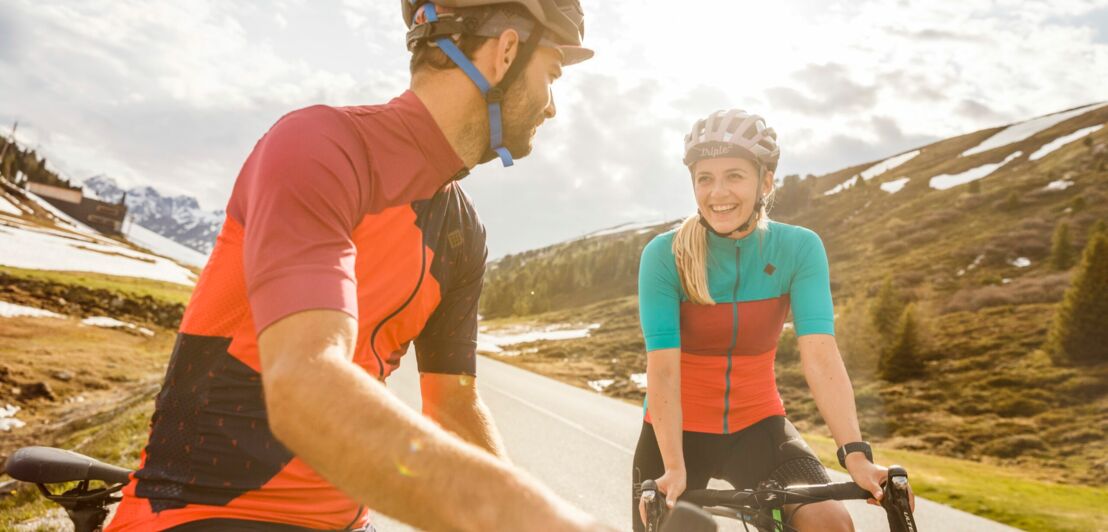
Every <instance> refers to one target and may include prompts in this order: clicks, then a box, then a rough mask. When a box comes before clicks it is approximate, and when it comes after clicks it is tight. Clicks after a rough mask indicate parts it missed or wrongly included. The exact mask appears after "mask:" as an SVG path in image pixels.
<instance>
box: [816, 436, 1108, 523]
mask: <svg viewBox="0 0 1108 532" xmlns="http://www.w3.org/2000/svg"><path fill="white" fill-rule="evenodd" d="M805 439H806V440H807V441H808V443H809V444H810V445H811V446H812V448H813V449H814V450H815V451H816V454H818V455H819V457H820V460H822V461H823V463H824V464H825V465H826V466H827V467H830V468H833V469H836V470H839V471H842V468H840V467H839V465H838V461H837V460H836V459H835V443H834V442H833V441H832V440H831V439H830V438H827V437H825V436H818V435H813V434H807V435H805ZM874 452H875V455H876V456H875V458H876V459H877V461H878V462H880V463H882V464H900V465H902V466H904V467H905V469H907V470H908V477H909V478H910V479H911V482H912V489H913V490H914V491H915V493H916V494H917V495H919V496H921V497H926V498H927V499H930V500H933V501H936V502H939V503H942V504H946V505H949V506H952V507H954V508H958V509H960V510H963V511H966V512H969V513H972V514H975V515H979V516H981V517H985V518H987V519H992V520H994V521H998V522H1001V523H1004V524H1007V525H1010V526H1014V527H1016V528H1020V529H1024V530H1058V531H1061V530H1074V531H1077V530H1081V531H1089V530H1104V526H1105V524H1104V509H1105V508H1108V489H1105V488H1096V487H1089V486H1075V485H1067V484H1056V483H1052V482H1044V481H1039V480H1031V479H1028V478H1025V473H1024V472H1023V471H1022V470H1016V469H1013V468H1008V467H1000V466H995V465H990V464H982V463H978V462H971V461H969V460H959V459H957V458H946V457H941V456H933V455H929V454H924V453H919V452H913V451H901V450H892V449H882V448H880V447H878V448H877V449H876V450H875V451H874Z"/></svg>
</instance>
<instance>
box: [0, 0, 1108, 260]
mask: <svg viewBox="0 0 1108 532" xmlns="http://www.w3.org/2000/svg"><path fill="white" fill-rule="evenodd" d="M582 3H583V5H584V7H585V11H586V16H587V28H588V32H587V35H586V43H587V44H588V45H590V46H592V47H593V48H595V49H596V50H597V56H596V58H595V59H594V60H592V61H589V62H587V63H584V64H582V65H578V66H574V67H572V68H569V69H567V72H566V75H565V76H564V77H563V78H562V80H560V81H559V82H558V83H557V84H556V85H555V89H554V94H555V98H556V102H557V104H558V116H557V118H555V120H553V121H552V122H549V123H548V124H547V125H545V126H544V127H543V129H542V130H540V132H539V135H538V138H537V139H536V151H535V153H534V154H533V155H532V156H531V157H529V158H527V159H525V160H522V161H520V162H519V163H518V164H517V165H516V166H515V167H513V168H510V169H502V168H498V167H497V166H498V163H490V164H488V165H485V166H482V167H480V168H478V169H477V170H476V171H474V172H473V174H472V175H471V176H470V177H468V178H466V180H465V182H464V187H465V188H466V190H467V191H468V192H469V193H470V195H471V196H472V197H473V199H474V202H475V203H476V204H477V207H478V209H479V211H480V213H481V216H482V218H483V220H484V222H485V224H486V225H487V226H488V231H489V247H490V253H491V256H492V257H497V256H501V255H503V254H505V253H511V252H516V251H521V250H525V249H530V248H533V247H538V246H541V245H545V244H549V243H553V242H557V241H561V240H565V239H567V238H572V237H574V236H578V235H581V234H584V233H587V232H590V231H592V230H596V229H600V228H603V227H609V226H612V225H616V224H620V223H624V222H631V221H648V220H655V219H656V220H662V219H669V218H675V217H678V216H683V215H686V214H689V213H691V212H692V209H693V202H692V199H691V196H690V194H689V190H688V184H687V181H686V179H687V174H686V173H685V170H684V169H683V168H682V167H681V165H680V157H681V137H682V135H683V134H684V132H685V131H684V130H685V129H686V128H687V127H688V126H689V125H690V124H691V123H692V122H693V121H694V120H695V119H697V118H699V117H701V116H702V115H706V114H708V113H710V112H711V111H714V110H716V109H721V108H729V107H742V108H746V109H748V110H752V111H756V112H758V113H760V114H762V115H764V116H766V117H767V118H768V120H769V123H770V125H771V126H773V127H774V128H775V129H777V131H778V133H779V136H780V140H781V142H782V145H783V152H784V153H783V157H782V163H781V168H780V172H779V173H780V175H785V174H788V173H800V174H806V173H816V174H820V173H824V172H829V171H833V170H836V169H839V168H842V167H845V166H849V165H852V164H857V163H861V162H865V161H869V160H874V159H879V158H884V157H886V156H889V155H893V154H895V153H898V152H900V151H904V150H907V149H910V148H913V147H916V146H919V145H921V144H926V143H928V142H931V141H933V140H937V139H940V138H945V137H949V136H952V135H957V134H961V133H966V132H970V131H974V130H978V129H982V128H986V127H992V126H996V125H1001V124H1004V123H1008V122H1013V121H1018V120H1023V119H1026V118H1029V117H1032V116H1037V115H1042V114H1047V113H1051V112H1054V111H1059V110H1062V109H1066V108H1070V107H1075V106H1078V105H1082V104H1087V103H1091V102H1094V101H1103V100H1108V81H1106V80H1108V0H1051V1H1014V0H957V1H946V0H943V1H937V0H936V1H927V2H923V1H908V0H871V1H856V2H826V1H815V0H811V1H809V0H801V1H776V2H769V1H766V2H749V1H742V2H737V1H734V0H718V1H707V0H682V1H681V2H671V1H642V0H583V2H582ZM403 39H404V26H403V22H402V21H401V19H400V14H399V2H398V1H396V0H341V1H339V0H334V1H323V0H315V1H309V0H274V1H271V2H260V1H258V2H245V1H243V2H221V1H214V0H212V1H205V0H189V1H187V2H186V1H179V2H165V1H147V0H111V1H107V0H81V1H72V2H62V1H52V0H4V1H3V2H0V128H2V130H3V131H4V132H5V134H6V132H7V130H8V128H10V124H11V123H12V122H13V121H14V120H19V122H20V126H19V135H18V138H19V140H20V141H21V143H23V144H25V145H28V146H33V147H37V148H38V149H39V151H40V152H41V153H43V154H46V155H47V157H48V158H49V159H50V162H51V163H52V165H53V166H54V168H55V169H57V170H58V171H60V172H61V173H62V174H63V175H64V176H67V177H70V178H73V179H76V180H78V181H79V180H83V179H84V178H86V177H89V176H91V175H95V174H100V173H104V174H108V175H110V176H112V177H114V178H116V179H117V180H118V181H120V182H121V183H123V184H124V185H127V186H132V185H142V184H150V185H153V186H155V187H157V188H159V189H161V190H162V191H163V192H165V193H172V194H177V193H181V194H189V195H193V196H196V197H197V198H198V199H199V200H200V203H201V205H202V206H203V207H204V208H205V209H220V208H222V207H223V206H224V205H225V203H226V201H227V196H228V194H229V191H230V189H231V185H232V183H233V180H234V178H235V175H236V174H237V172H238V169H239V167H240V165H241V163H242V161H243V159H244V158H245V157H246V155H247V154H248V153H249V151H250V149H251V148H252V147H253V145H254V143H255V142H256V141H257V139H258V138H259V137H260V136H261V135H262V134H263V133H264V132H265V131H266V129H268V127H269V126H270V125H271V124H272V123H273V122H274V121H275V120H276V119H277V118H279V117H280V116H281V115H282V114H284V113H286V112H288V111H290V110H293V109H296V108H299V107H303V106H307V105H310V104H314V103H327V104H331V105H355V104H370V103H380V102H384V101H386V100H388V99H389V98H391V97H392V96H394V95H396V94H398V93H400V92H401V91H403V90H404V89H405V88H406V86H407V82H408V77H407V52H406V51H405V50H404V45H403Z"/></svg>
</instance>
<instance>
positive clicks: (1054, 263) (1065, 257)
mask: <svg viewBox="0 0 1108 532" xmlns="http://www.w3.org/2000/svg"><path fill="white" fill-rule="evenodd" d="M1050 266H1051V267H1052V268H1054V269H1055V270H1067V269H1069V267H1070V266H1073V245H1072V244H1070V225H1069V224H1068V223H1066V222H1061V223H1059V224H1058V227H1056V228H1054V237H1053V238H1052V239H1051V244H1050Z"/></svg>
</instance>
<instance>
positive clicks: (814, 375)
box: [799, 334, 862, 446]
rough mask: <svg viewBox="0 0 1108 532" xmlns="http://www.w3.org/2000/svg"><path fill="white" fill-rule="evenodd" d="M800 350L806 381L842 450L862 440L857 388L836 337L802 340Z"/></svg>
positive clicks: (811, 336) (818, 336) (815, 336)
mask: <svg viewBox="0 0 1108 532" xmlns="http://www.w3.org/2000/svg"><path fill="white" fill-rule="evenodd" d="M799 346H800V360H801V366H802V368H803V370H804V378H805V379H806V380H807V381H808V387H809V388H810V389H811V390H812V398H813V399H814V400H815V402H816V407H817V408H819V413H820V415H821V416H823V420H824V422H825V423H827V427H828V428H829V429H831V436H832V437H834V438H835V443H836V444H837V445H840V446H841V445H843V444H845V443H849V442H854V441H859V440H861V439H862V433H861V430H859V428H858V411H857V409H856V408H855V405H854V388H853V387H852V386H851V384H850V377H849V376H848V375H847V373H846V366H845V365H844V364H843V358H842V355H841V354H839V348H838V345H837V344H836V343H835V337H834V336H831V335H825V334H813V335H806V336H801V337H800V338H799Z"/></svg>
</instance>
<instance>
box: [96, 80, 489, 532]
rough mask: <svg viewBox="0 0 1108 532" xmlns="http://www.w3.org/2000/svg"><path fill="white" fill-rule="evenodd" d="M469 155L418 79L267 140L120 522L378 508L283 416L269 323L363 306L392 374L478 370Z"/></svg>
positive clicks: (477, 270) (372, 368) (315, 112)
mask: <svg viewBox="0 0 1108 532" xmlns="http://www.w3.org/2000/svg"><path fill="white" fill-rule="evenodd" d="M466 173H467V172H466V169H465V167H464V165H463V163H462V161H461V160H460V159H459V158H458V156H457V155H456V154H455V153H454V151H453V149H452V148H451V147H450V145H449V143H448V142H447V140H446V138H445V137H444V136H443V134H442V132H441V131H440V130H439V128H438V126H437V125H436V124H435V122H434V120H433V119H432V118H431V115H430V114H429V113H428V112H427V110H426V108H425V107H424V106H423V104H422V103H421V102H420V101H419V99H418V98H417V97H416V96H415V94H413V93H411V92H407V93H405V94H403V95H402V96H400V97H399V98H396V99H395V100H393V101H391V102H390V103H388V104H386V105H379V106H366V107H344V108H333V107H325V106H315V107H309V108H307V109H302V110H299V111H295V112H293V113H290V114H288V115H286V116H285V117H283V118H282V119H281V120H280V121H278V122H277V124H275V125H274V126H273V128H272V129H270V131H269V132H268V133H267V134H266V135H265V136H264V137H262V139H261V140H260V141H259V142H258V144H257V145H256V146H255V147H254V150H253V151H252V152H251V154H250V156H249V158H248V159H247V160H246V163H245V164H244V165H243V168H242V171H241V172H240V173H239V176H238V179H237V180H236V182H235V186H234V190H233V192H232V194H231V199H230V202H229V204H228V208H227V215H228V216H227V220H226V222H225V224H224V226H223V229H222V231H221V233H220V235H219V237H218V239H217V241H216V245H215V248H214V249H213V251H212V255H211V257H210V258H209V260H208V264H207V265H206V266H205V268H204V271H203V273H202V274H201V276H200V280H199V282H198V283H197V286H196V289H195V291H194V293H193V296H192V300H191V301H190V302H189V304H188V307H187V309H186V311H185V315H184V318H183V319H182V322H181V327H180V330H179V332H178V337H177V343H176V345H175V347H174V350H173V355H172V358H171V359H170V365H169V369H168V371H167V374H166V379H165V382H164V384H163V387H162V390H161V392H160V393H159V394H158V398H157V402H156V409H155V412H154V417H153V419H152V421H151V432H150V439H149V441H148V442H147V446H146V448H145V449H144V452H143V458H142V465H141V466H140V468H139V470H138V471H136V472H135V474H134V480H133V482H131V483H130V484H129V485H128V486H127V488H126V489H125V490H124V500H123V503H122V504H121V505H120V508H119V511H118V513H117V515H116V518H115V519H114V520H113V522H112V524H111V526H110V530H154V529H164V528H168V527H172V526H176V525H179V524H183V523H187V522H190V521H196V520H200V519H208V518H231V519H248V520H256V521H271V522H279V523H287V524H292V525H298V526H303V527H309V528H319V529H341V528H344V527H348V526H361V525H363V524H365V523H366V522H368V515H367V512H366V511H365V509H364V508H361V507H359V505H358V504H357V503H355V502H354V501H352V500H350V499H349V498H347V497H346V496H345V495H343V494H342V493H341V492H340V491H339V490H338V489H336V488H335V487H334V486H331V485H330V484H329V483H327V482H326V481H325V480H323V479H322V478H321V477H319V475H317V474H316V473H315V472H314V471H313V470H312V469H311V468H310V467H308V466H307V465H306V464H304V463H303V462H301V461H300V460H297V459H296V458H295V457H294V456H293V455H292V453H291V452H289V450H288V449H286V448H285V447H284V446H282V445H281V444H280V442H278V441H277V440H276V438H274V436H273V434H272V433H271V432H270V430H269V425H268V422H267V416H266V411H265V401H264V398H263V395H262V385H261V376H260V374H259V371H260V364H259V359H258V347H257V336H258V333H259V332H260V331H262V330H264V329H265V328H266V327H267V326H269V325H270V324H272V323H274V322H276V321H278V320H280V319H281V318H284V317H286V316H288V315H290V314H293V313H296V312H300V311H304V310H312V309H332V310H339V311H342V312H345V313H347V314H349V315H351V316H352V317H354V318H356V319H357V321H358V338H357V343H356V352H355V355H354V363H355V364H357V365H358V366H360V367H362V368H363V369H364V370H365V371H367V372H368V373H370V374H372V375H374V376H375V377H377V378H380V379H384V378H385V377H387V376H388V375H389V373H391V372H392V371H393V370H395V369H396V368H397V367H398V366H399V364H400V357H401V356H402V355H403V354H404V353H405V352H406V351H407V347H408V345H409V344H410V343H411V342H413V341H414V342H415V344H416V352H417V355H416V356H417V360H418V364H419V369H420V371H423V372H432V373H448V374H468V375H473V374H475V371H476V365H475V364H476V362H475V357H474V353H475V350H476V338H477V298H478V296H479V295H480V291H481V282H482V277H483V275H484V267H485V259H486V256H487V251H486V247H485V232H484V227H483V226H482V225H481V223H480V221H479V219H478V218H477V214H476V212H475V211H474V208H473V204H472V203H471V202H470V200H469V198H468V197H466V195H465V193H464V192H462V189H461V187H460V186H459V185H458V183H457V182H456V179H458V178H460V177H464V176H465V175H466Z"/></svg>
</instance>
